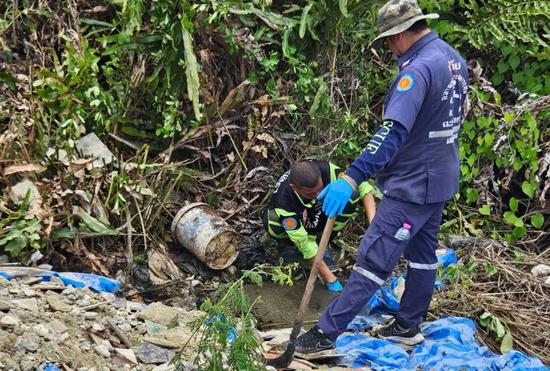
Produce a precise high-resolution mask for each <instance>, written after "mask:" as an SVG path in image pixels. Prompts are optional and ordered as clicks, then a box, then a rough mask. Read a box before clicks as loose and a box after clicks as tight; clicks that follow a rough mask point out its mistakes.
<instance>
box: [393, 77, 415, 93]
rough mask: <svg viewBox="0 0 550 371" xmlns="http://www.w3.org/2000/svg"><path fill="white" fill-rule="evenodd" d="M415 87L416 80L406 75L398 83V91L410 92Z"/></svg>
mask: <svg viewBox="0 0 550 371" xmlns="http://www.w3.org/2000/svg"><path fill="white" fill-rule="evenodd" d="M413 86H414V78H413V77H412V76H411V75H409V74H406V75H404V76H403V77H401V79H399V82H398V83H397V91H408V90H411V88H412V87H413Z"/></svg>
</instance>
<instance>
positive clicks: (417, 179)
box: [376, 32, 468, 204]
mask: <svg viewBox="0 0 550 371" xmlns="http://www.w3.org/2000/svg"><path fill="white" fill-rule="evenodd" d="M397 63H398V65H399V74H398V76H397V78H396V79H395V80H394V82H393V84H392V86H391V88H390V90H389V93H388V94H387V96H386V98H385V100H384V120H394V121H397V122H399V123H400V124H401V125H403V126H404V127H405V128H406V129H407V131H408V135H407V137H406V138H405V140H404V142H403V143H402V145H401V146H400V148H399V149H398V151H397V152H396V154H395V156H394V157H393V158H392V160H391V161H390V163H388V165H387V166H386V167H385V168H384V169H382V170H381V171H379V172H378V173H377V175H376V182H377V185H378V187H379V188H380V190H381V191H382V193H384V195H387V196H391V197H395V198H399V199H402V200H405V201H410V202H414V203H417V204H426V203H434V202H443V201H447V200H449V199H450V198H452V197H453V195H454V194H455V193H457V192H458V176H459V154H458V135H459V133H460V126H461V123H462V116H463V106H464V101H465V99H466V95H467V92H468V69H467V66H466V62H465V61H464V59H462V57H460V55H459V54H458V52H457V51H456V50H454V49H453V48H452V47H451V46H449V45H448V44H447V43H446V42H444V41H443V40H441V39H440V38H439V37H438V36H437V34H436V33H434V32H430V33H429V34H427V35H425V36H424V37H422V38H421V39H420V40H418V41H417V42H416V43H414V44H413V45H412V46H411V47H410V48H409V50H407V52H406V53H405V54H403V55H402V56H400V57H399V58H398V60H397Z"/></svg>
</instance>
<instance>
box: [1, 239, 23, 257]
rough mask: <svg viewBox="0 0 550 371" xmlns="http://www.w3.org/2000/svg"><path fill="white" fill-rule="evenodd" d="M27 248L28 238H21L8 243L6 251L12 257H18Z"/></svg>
mask: <svg viewBox="0 0 550 371" xmlns="http://www.w3.org/2000/svg"><path fill="white" fill-rule="evenodd" d="M26 246H27V238H26V237H25V236H21V237H19V238H14V239H13V240H11V241H10V242H8V243H7V244H6V246H5V247H4V249H5V250H6V251H8V252H9V253H10V255H11V256H12V257H16V256H17V255H19V253H21V251H23V249H24V248H25V247H26Z"/></svg>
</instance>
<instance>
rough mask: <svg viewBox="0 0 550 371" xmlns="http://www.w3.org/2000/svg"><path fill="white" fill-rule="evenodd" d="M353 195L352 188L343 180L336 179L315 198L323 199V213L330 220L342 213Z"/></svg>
mask: <svg viewBox="0 0 550 371" xmlns="http://www.w3.org/2000/svg"><path fill="white" fill-rule="evenodd" d="M352 194H353V188H351V186H350V185H349V183H348V182H346V181H345V180H344V179H341V178H340V179H338V180H335V181H333V182H330V184H329V185H328V186H326V187H325V189H323V190H322V191H321V193H319V196H317V200H319V201H320V200H322V199H323V198H324V199H325V201H323V212H324V213H325V214H326V215H327V216H328V217H329V218H332V217H333V216H335V215H340V214H342V212H343V211H344V209H345V207H346V205H347V204H348V201H349V199H350V197H351V195H352Z"/></svg>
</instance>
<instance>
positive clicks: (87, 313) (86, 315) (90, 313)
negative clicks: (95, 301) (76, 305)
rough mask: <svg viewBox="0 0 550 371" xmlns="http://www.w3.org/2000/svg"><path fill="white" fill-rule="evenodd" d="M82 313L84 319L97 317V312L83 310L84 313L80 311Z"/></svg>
mask: <svg viewBox="0 0 550 371" xmlns="http://www.w3.org/2000/svg"><path fill="white" fill-rule="evenodd" d="M82 315H83V316H84V318H86V319H93V318H97V316H98V313H97V312H84V313H82Z"/></svg>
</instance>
